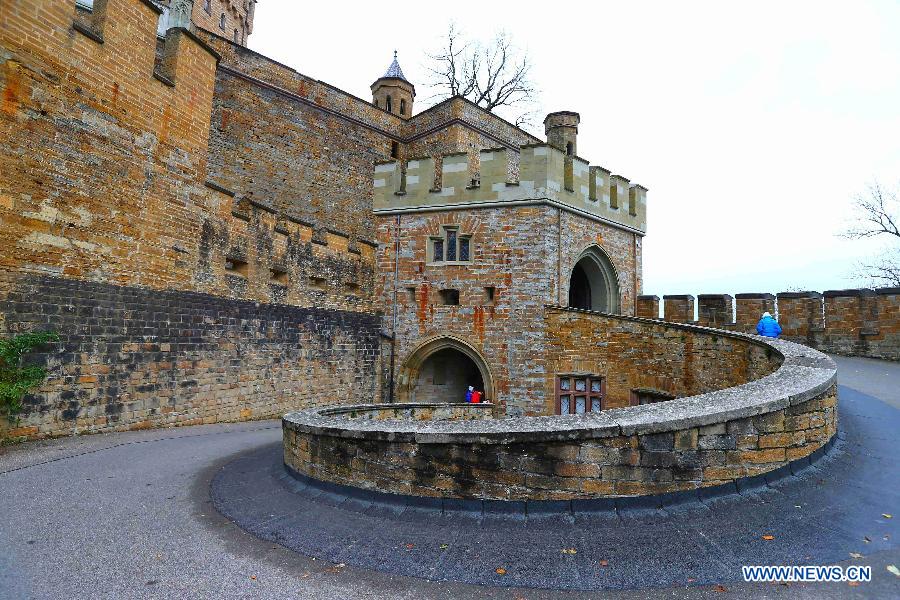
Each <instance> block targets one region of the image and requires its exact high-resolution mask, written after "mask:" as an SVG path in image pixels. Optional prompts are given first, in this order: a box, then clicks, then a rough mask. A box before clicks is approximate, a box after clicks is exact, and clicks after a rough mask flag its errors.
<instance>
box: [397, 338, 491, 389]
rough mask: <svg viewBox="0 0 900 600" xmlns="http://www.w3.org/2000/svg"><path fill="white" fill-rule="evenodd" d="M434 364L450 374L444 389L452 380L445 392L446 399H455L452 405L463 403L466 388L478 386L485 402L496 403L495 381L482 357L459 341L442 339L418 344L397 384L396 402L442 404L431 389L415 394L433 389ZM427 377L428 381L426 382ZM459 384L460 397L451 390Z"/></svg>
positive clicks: (401, 372) (403, 367) (400, 373)
mask: <svg viewBox="0 0 900 600" xmlns="http://www.w3.org/2000/svg"><path fill="white" fill-rule="evenodd" d="M437 361H440V362H442V363H443V364H444V365H445V366H446V367H447V368H446V370H445V373H447V372H449V373H450V374H451V375H450V377H448V378H446V379H445V380H444V381H445V385H446V382H448V381H451V380H452V383H451V386H449V387H448V389H447V390H446V392H445V393H446V394H447V397H451V398H456V400H454V401H459V402H462V401H463V400H464V395H463V394H464V390H465V386H466V385H473V386H476V387H477V385H478V384H481V386H482V391H484V395H485V399H486V400H487V401H488V402H494V401H495V395H494V379H493V376H492V375H491V370H490V368H488V365H487V361H485V360H484V357H483V356H482V355H481V353H480V352H479V351H478V350H476V349H475V348H474V347H473V346H472V345H471V344H469V343H468V342H466V341H465V340H463V339H461V338H458V337H456V336H452V335H443V336H435V337H432V338H429V339H427V340H425V341H423V342H422V343H420V344H419V345H418V346H417V347H416V348H415V350H413V351H412V353H411V354H410V355H409V358H407V359H406V361H405V362H404V363H403V366H402V367H401V368H400V372H399V377H398V380H397V401H398V402H429V401H431V402H442V401H444V398H443V397H435V396H434V394H433V391H432V390H433V387H430V389H429V392H428V394H425V393H420V394H417V391H419V390H424V389H425V387H426V386H434V385H435V384H434V374H435V372H436V371H435V369H436V367H437V366H438V362H437ZM429 377H430V379H429V380H426V379H427V378H429ZM461 377H468V379H461ZM460 382H466V383H465V384H464V385H463V386H462V387H461V393H460V390H456V389H455V388H452V386H453V385H456V386H459V384H460ZM467 382H471V383H467ZM451 388H452V389H451Z"/></svg>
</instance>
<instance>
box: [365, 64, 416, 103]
mask: <svg viewBox="0 0 900 600" xmlns="http://www.w3.org/2000/svg"><path fill="white" fill-rule="evenodd" d="M415 97H416V86H414V85H413V84H411V83H410V82H409V81H408V80H407V79H406V76H404V75H403V70H402V69H401V68H400V63H398V62H397V51H396V50H394V61H393V62H392V63H391V66H389V67H388V70H387V71H386V72H385V74H384V75H382V76H381V77H379V78H378V79H377V80H376V81H375V83H373V84H372V103H373V104H374V105H375V106H377V107H379V108H383V109H385V110H386V111H388V112H389V113H393V114H395V115H399V116H401V117H403V118H404V119H408V118H409V117H410V115H412V111H413V99H414V98H415Z"/></svg>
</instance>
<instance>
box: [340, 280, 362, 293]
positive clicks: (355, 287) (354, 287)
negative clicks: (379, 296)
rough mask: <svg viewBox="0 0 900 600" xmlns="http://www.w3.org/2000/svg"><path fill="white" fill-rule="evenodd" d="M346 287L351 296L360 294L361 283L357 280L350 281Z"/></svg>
mask: <svg viewBox="0 0 900 600" xmlns="http://www.w3.org/2000/svg"><path fill="white" fill-rule="evenodd" d="M344 289H345V290H347V293H348V294H350V295H351V296H359V284H358V283H356V282H355V281H348V282H347V283H346V284H344Z"/></svg>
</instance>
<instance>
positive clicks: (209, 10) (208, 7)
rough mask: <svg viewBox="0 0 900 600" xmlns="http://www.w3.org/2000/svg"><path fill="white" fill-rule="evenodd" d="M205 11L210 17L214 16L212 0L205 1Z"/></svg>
mask: <svg viewBox="0 0 900 600" xmlns="http://www.w3.org/2000/svg"><path fill="white" fill-rule="evenodd" d="M203 10H205V11H206V14H208V15H211V14H212V3H211V2H210V0H204V2H203Z"/></svg>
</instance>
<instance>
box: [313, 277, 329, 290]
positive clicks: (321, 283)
mask: <svg viewBox="0 0 900 600" xmlns="http://www.w3.org/2000/svg"><path fill="white" fill-rule="evenodd" d="M309 285H310V286H311V287H312V288H313V289H315V290H321V291H324V290H325V288H326V287H328V286H327V282H326V281H325V278H324V277H310V278H309Z"/></svg>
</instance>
